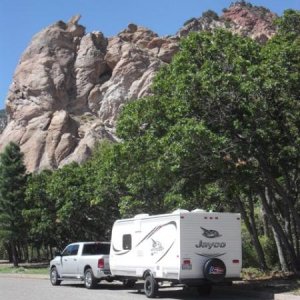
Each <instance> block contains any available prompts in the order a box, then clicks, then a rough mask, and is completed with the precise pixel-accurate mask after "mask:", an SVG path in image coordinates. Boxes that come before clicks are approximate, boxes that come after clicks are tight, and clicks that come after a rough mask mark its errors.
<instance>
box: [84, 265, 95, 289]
mask: <svg viewBox="0 0 300 300" xmlns="http://www.w3.org/2000/svg"><path fill="white" fill-rule="evenodd" d="M84 285H85V287H86V288H87V289H94V288H95V287H96V285H97V280H96V278H95V276H94V274H93V271H92V269H86V271H85V272H84Z"/></svg>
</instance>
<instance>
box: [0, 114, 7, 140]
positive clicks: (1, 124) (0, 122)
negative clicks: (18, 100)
mask: <svg viewBox="0 0 300 300" xmlns="http://www.w3.org/2000/svg"><path fill="white" fill-rule="evenodd" d="M6 125H7V116H6V111H5V109H1V110H0V134H1V133H2V132H3V130H4V129H5V127H6Z"/></svg>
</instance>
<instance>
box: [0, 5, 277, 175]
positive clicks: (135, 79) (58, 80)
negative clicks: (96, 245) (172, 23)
mask: <svg viewBox="0 0 300 300" xmlns="http://www.w3.org/2000/svg"><path fill="white" fill-rule="evenodd" d="M275 18H276V15H275V14H273V13H271V12H270V11H269V10H267V9H265V8H261V7H255V6H251V5H249V4H246V3H244V2H237V3H235V4H233V5H231V6H230V7H229V8H228V9H226V10H224V13H223V14H222V15H221V16H218V15H217V14H215V13H213V12H211V11H208V12H206V13H204V14H203V16H202V17H200V18H193V19H191V20H189V21H188V22H186V23H185V25H184V26H183V28H181V29H180V30H179V31H178V33H177V34H176V35H174V36H168V37H159V36H158V35H157V34H155V33H154V32H152V31H151V30H149V29H147V28H143V27H140V26H137V25H135V24H130V25H128V28H127V29H125V30H124V31H122V32H120V33H119V34H118V35H117V36H114V37H110V38H107V37H105V36H104V35H103V34H102V33H101V32H91V33H86V32H85V28H84V27H83V26H82V25H79V24H78V22H79V19H80V16H75V17H73V18H72V19H71V20H70V21H68V22H67V23H65V22H62V21H59V22H57V23H55V24H53V25H51V26H49V27H47V28H45V29H43V30H42V31H41V32H39V33H38V34H37V35H35V36H34V37H33V39H32V41H31V43H30V44H29V46H28V47H27V49H26V50H25V52H24V53H23V55H22V57H21V59H20V62H19V64H18V66H17V68H16V71H15V74H14V78H13V82H12V84H11V86H10V91H9V94H8V97H7V99H6V111H7V115H8V123H7V126H6V128H5V130H4V132H3V133H2V135H1V136H0V148H1V149H3V147H4V146H5V145H6V144H7V143H8V142H9V141H14V142H16V143H18V144H19V145H20V146H21V150H22V151H23V152H24V154H25V164H26V167H27V169H28V171H30V172H31V171H38V170H41V169H45V168H58V167H60V166H63V165H64V164H67V163H69V162H72V161H77V162H79V163H80V162H83V161H84V160H85V159H87V158H88V157H89V156H90V154H91V151H92V149H93V147H94V146H95V144H96V143H97V142H98V141H101V140H103V139H109V140H112V141H117V137H116V135H115V125H116V119H117V117H118V114H119V112H120V110H121V109H122V106H123V105H124V104H126V103H127V102H129V101H133V100H134V99H138V98H141V97H143V96H145V95H148V94H149V93H150V86H151V82H152V79H153V77H154V76H155V74H156V72H157V71H158V70H159V68H160V67H161V66H162V65H164V64H168V63H170V61H171V59H172V57H173V55H174V54H175V53H176V52H177V51H178V44H179V40H180V39H181V38H182V37H184V36H186V35H187V34H188V33H189V32H191V31H201V30H214V29H215V28H227V29H229V30H231V31H233V32H234V33H237V34H241V35H245V36H250V37H251V38H254V39H256V40H258V41H260V42H264V41H266V40H267V39H268V38H270V37H271V36H272V35H273V34H274V33H275V31H276V28H275V27H274V25H273V21H274V19H275Z"/></svg>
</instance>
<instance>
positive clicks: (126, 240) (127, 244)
mask: <svg viewBox="0 0 300 300" xmlns="http://www.w3.org/2000/svg"><path fill="white" fill-rule="evenodd" d="M123 249H124V250H130V249H131V234H124V235H123Z"/></svg>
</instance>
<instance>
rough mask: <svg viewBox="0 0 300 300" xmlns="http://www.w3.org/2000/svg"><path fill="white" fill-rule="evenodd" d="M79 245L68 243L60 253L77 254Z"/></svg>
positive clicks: (64, 254) (66, 254)
mask: <svg viewBox="0 0 300 300" xmlns="http://www.w3.org/2000/svg"><path fill="white" fill-rule="evenodd" d="M78 248H79V245H78V244H76V245H69V246H68V247H67V248H66V249H65V250H64V252H63V253H62V255H63V256H70V255H77V253H78Z"/></svg>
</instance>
